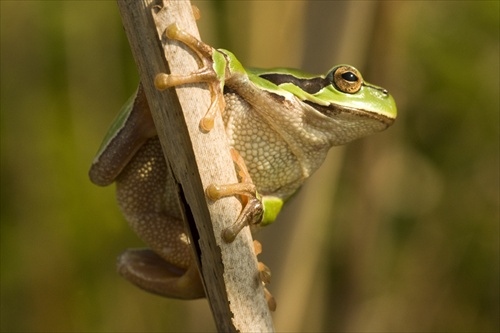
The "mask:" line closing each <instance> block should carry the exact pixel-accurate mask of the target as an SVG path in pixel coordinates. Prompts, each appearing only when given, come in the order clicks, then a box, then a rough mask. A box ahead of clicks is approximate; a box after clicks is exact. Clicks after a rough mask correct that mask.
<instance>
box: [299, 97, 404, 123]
mask: <svg viewBox="0 0 500 333" xmlns="http://www.w3.org/2000/svg"><path fill="white" fill-rule="evenodd" d="M304 103H306V104H307V105H309V106H310V107H312V108H314V109H315V110H316V111H318V112H320V113H321V114H323V115H325V116H327V117H329V118H335V116H339V115H343V114H346V113H348V114H350V115H354V116H356V117H361V118H368V119H374V120H377V121H379V122H381V123H383V124H384V125H386V128H387V127H389V126H391V125H392V124H393V123H394V120H395V119H394V118H391V117H388V116H385V115H383V114H376V113H373V112H370V111H368V110H363V109H356V108H351V107H347V106H338V105H333V104H331V105H329V106H324V105H319V104H316V103H313V102H310V101H304Z"/></svg>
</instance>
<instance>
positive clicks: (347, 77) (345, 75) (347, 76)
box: [341, 72, 358, 82]
mask: <svg viewBox="0 0 500 333" xmlns="http://www.w3.org/2000/svg"><path fill="white" fill-rule="evenodd" d="M341 76H342V78H343V79H344V80H346V81H350V82H356V81H358V77H357V76H356V75H354V73H353V72H345V73H343V74H342V75H341Z"/></svg>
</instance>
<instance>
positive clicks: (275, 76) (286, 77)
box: [259, 73, 331, 94]
mask: <svg viewBox="0 0 500 333" xmlns="http://www.w3.org/2000/svg"><path fill="white" fill-rule="evenodd" d="M259 76H260V77H261V78H263V79H266V80H268V81H271V82H272V83H274V84H275V85H277V86H279V85H280V84H283V83H292V84H294V85H296V86H298V87H300V88H301V89H302V90H304V91H306V92H308V93H309V94H315V93H317V92H318V91H320V90H321V89H323V88H324V87H326V86H328V85H330V84H331V82H329V81H328V80H326V79H324V78H321V77H315V78H312V79H299V78H297V77H295V76H293V75H290V74H280V73H272V74H262V75H259Z"/></svg>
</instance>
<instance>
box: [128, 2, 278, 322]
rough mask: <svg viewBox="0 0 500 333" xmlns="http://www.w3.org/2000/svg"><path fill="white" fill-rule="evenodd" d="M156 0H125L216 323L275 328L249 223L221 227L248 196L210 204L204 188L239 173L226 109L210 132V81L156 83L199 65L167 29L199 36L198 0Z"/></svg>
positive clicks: (132, 43) (131, 33) (141, 68)
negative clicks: (229, 232)
mask: <svg viewBox="0 0 500 333" xmlns="http://www.w3.org/2000/svg"><path fill="white" fill-rule="evenodd" d="M155 5H156V3H154V1H153V0H118V7H119V9H120V13H121V16H122V20H123V25H124V27H125V31H126V33H127V36H128V39H129V43H130V46H131V49H132V52H133V55H134V58H135V61H136V64H137V66H138V69H139V74H140V78H141V82H142V84H143V87H144V90H145V92H146V96H147V98H148V102H149V105H150V108H151V112H152V114H153V119H154V121H155V125H156V128H157V131H158V136H159V138H160V141H161V144H162V147H163V151H164V154H165V157H166V159H167V160H168V161H169V163H170V166H171V169H172V172H173V175H174V177H175V179H176V180H177V182H178V184H179V200H180V202H181V203H182V205H183V208H184V213H185V214H184V216H185V221H186V222H187V223H188V225H189V227H190V229H191V233H192V235H191V236H192V240H194V241H193V244H194V245H195V246H194V247H193V251H196V256H197V258H198V262H197V264H198V267H199V268H200V270H201V272H202V275H203V280H204V284H205V291H206V294H207V297H208V299H209V302H210V306H211V309H212V313H213V315H214V318H215V322H216V325H217V328H218V330H219V331H224V332H235V331H237V330H239V331H242V332H257V331H266V332H269V331H272V330H273V326H272V320H271V317H270V314H269V310H268V308H267V303H266V300H265V298H264V295H263V289H262V285H261V283H260V280H259V277H258V271H257V261H256V258H255V254H254V252H253V244H252V238H251V235H250V232H249V230H248V228H245V229H244V230H243V231H242V232H241V234H240V235H239V236H238V237H237V238H236V240H235V241H234V242H233V243H231V244H227V243H225V242H224V241H223V240H222V239H221V231H222V230H223V229H224V228H225V227H227V226H229V225H231V223H232V222H233V221H235V220H236V218H237V216H238V214H239V212H240V210H241V204H240V203H239V201H238V200H237V199H235V198H226V199H222V200H219V201H217V202H215V203H210V204H208V205H207V200H206V199H205V196H204V188H206V187H207V186H208V185H209V184H211V183H216V184H227V183H234V182H236V181H237V179H236V174H235V171H234V165H233V162H232V160H231V157H230V154H229V146H228V143H227V140H226V136H225V133H224V128H223V124H222V120H221V119H220V117H218V118H217V119H216V122H215V126H214V129H213V130H212V131H211V132H209V133H206V134H205V133H202V132H201V131H200V129H199V121H200V119H201V117H202V116H203V114H204V112H205V111H206V110H207V108H208V107H209V105H210V92H209V91H208V89H207V87H206V84H192V85H189V86H182V87H179V88H176V89H169V90H168V91H165V92H159V91H158V90H156V89H155V87H154V84H153V82H154V77H155V76H156V74H158V73H160V72H167V73H168V72H170V71H169V70H168V69H167V68H169V69H170V70H171V72H173V73H190V72H193V71H195V70H196V69H197V62H196V58H195V57H193V54H192V53H191V52H190V51H189V50H187V49H186V48H185V47H184V46H183V45H179V43H177V42H175V41H170V40H167V39H166V37H165V36H164V33H163V32H164V31H165V28H166V27H167V26H168V25H170V24H172V23H174V22H176V23H178V24H179V26H181V27H182V28H183V29H185V30H186V31H188V32H189V33H191V34H192V35H194V36H196V37H198V36H199V34H198V31H197V27H196V23H195V21H194V18H193V15H192V10H191V5H190V3H189V1H164V3H161V2H160V5H161V7H163V8H161V10H160V7H159V6H155ZM163 47H164V48H163ZM163 51H165V53H164V52H163ZM165 57H166V60H165Z"/></svg>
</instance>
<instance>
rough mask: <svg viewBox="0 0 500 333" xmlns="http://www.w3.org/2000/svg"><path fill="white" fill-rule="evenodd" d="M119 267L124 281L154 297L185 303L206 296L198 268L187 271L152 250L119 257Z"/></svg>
mask: <svg viewBox="0 0 500 333" xmlns="http://www.w3.org/2000/svg"><path fill="white" fill-rule="evenodd" d="M117 264H118V271H119V273H120V274H121V275H122V276H123V277H125V278H126V279H127V280H129V281H130V282H132V283H133V284H135V285H136V286H138V287H140V288H142V289H144V290H146V291H149V292H151V293H154V294H157V295H160V296H165V297H170V298H181V299H194V298H201V297H204V296H205V292H204V290H203V285H202V283H201V280H200V275H199V273H198V269H197V267H196V266H195V265H191V266H190V267H189V268H188V269H187V270H186V271H183V270H181V269H179V268H178V267H176V266H174V265H172V264H169V263H168V262H166V261H165V260H163V259H162V258H161V257H160V256H159V255H158V254H156V253H155V252H154V251H152V250H150V249H130V250H126V251H125V252H123V253H122V254H121V255H120V256H119V257H118V263H117Z"/></svg>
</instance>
